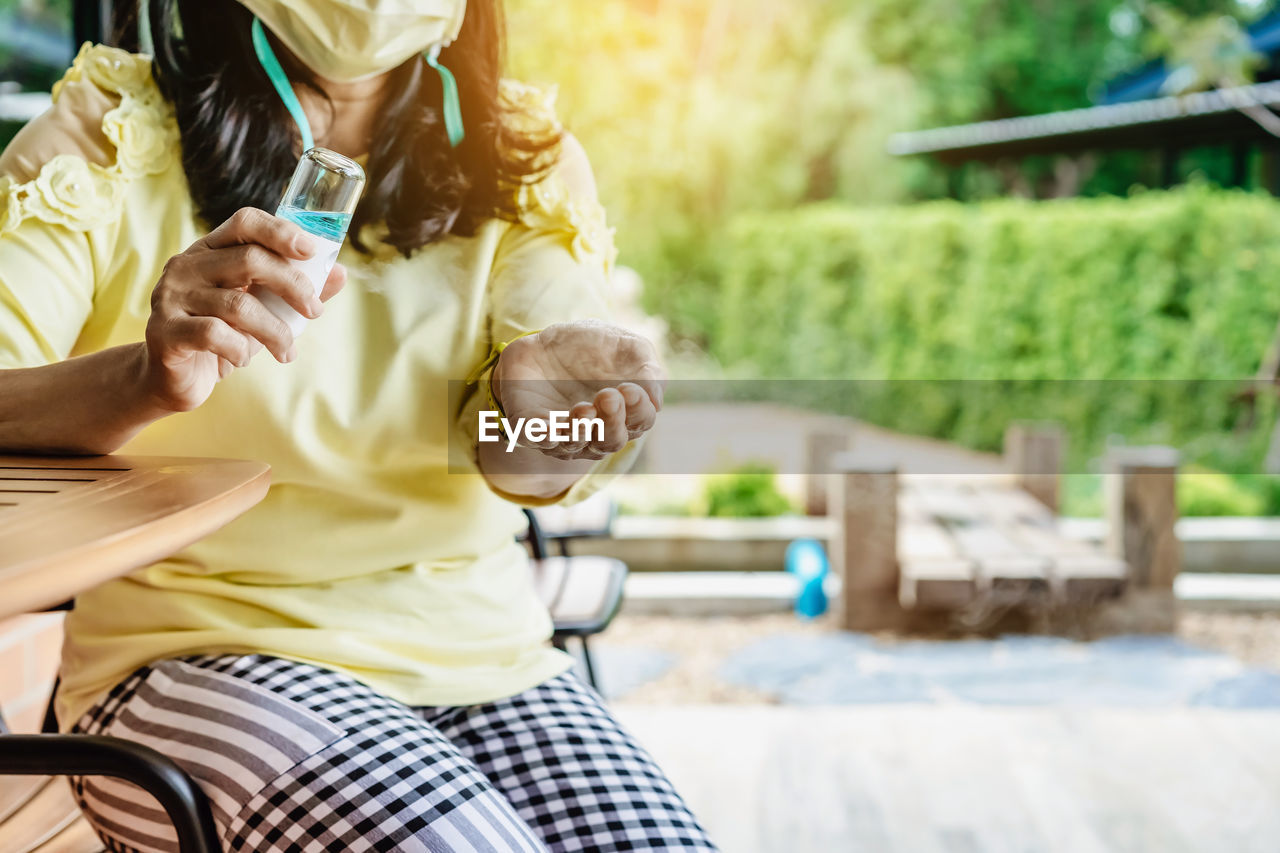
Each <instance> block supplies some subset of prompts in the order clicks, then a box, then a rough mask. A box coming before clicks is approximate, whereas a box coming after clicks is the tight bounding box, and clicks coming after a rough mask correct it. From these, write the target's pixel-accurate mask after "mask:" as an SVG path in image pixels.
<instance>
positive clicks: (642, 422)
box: [618, 382, 662, 439]
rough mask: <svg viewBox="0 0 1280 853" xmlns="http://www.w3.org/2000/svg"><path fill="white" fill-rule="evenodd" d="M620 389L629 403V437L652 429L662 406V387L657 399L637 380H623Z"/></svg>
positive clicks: (623, 397) (634, 436)
mask: <svg viewBox="0 0 1280 853" xmlns="http://www.w3.org/2000/svg"><path fill="white" fill-rule="evenodd" d="M618 391H619V392H621V394H622V399H623V401H624V402H625V403H626V404H627V417H626V424H627V437H628V438H632V439H635V438H639V437H640V436H642V435H644V434H645V433H646V432H648V431H649V430H650V429H652V428H653V424H654V422H655V421H657V419H658V410H659V409H660V408H661V407H662V400H661V389H660V388H659V391H658V393H659V397H658V399H657V400H655V399H654V398H653V397H651V396H650V392H649V391H647V390H646V389H644V388H642V387H641V386H640V385H639V384H637V383H635V382H623V383H622V384H621V385H619V386H618Z"/></svg>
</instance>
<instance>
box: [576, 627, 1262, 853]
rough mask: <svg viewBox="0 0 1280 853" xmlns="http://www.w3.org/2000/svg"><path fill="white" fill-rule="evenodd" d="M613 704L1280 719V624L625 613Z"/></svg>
mask: <svg viewBox="0 0 1280 853" xmlns="http://www.w3.org/2000/svg"><path fill="white" fill-rule="evenodd" d="M593 647H594V648H595V649H596V655H597V659H598V662H599V665H600V666H599V668H600V670H601V674H600V677H601V680H602V683H603V685H604V688H605V692H606V693H607V694H609V695H610V696H611V697H613V698H615V699H618V700H621V701H627V702H639V703H646V704H648V703H652V704H667V703H673V704H688V703H696V704H701V703H756V704H778V703H782V704H799V705H812V704H837V705H865V704H872V703H881V702H919V703H930V704H956V703H969V704H984V705H1042V706H1091V707H1119V708H1147V707H1161V708H1173V707H1218V708H1264V709H1271V708H1274V709H1277V710H1280V614H1239V613H1197V612H1191V613H1187V614H1185V615H1184V616H1183V617H1182V619H1181V621H1180V625H1179V635H1178V636H1174V637H1112V638H1107V639H1104V640H1100V641H1097V642H1093V643H1080V642H1074V641H1070V640H1064V639H1059V638H1053V637H1030V636H1021V637H1003V638H1000V639H997V640H980V639H972V640H960V641H955V640H952V641H927V640H908V641H903V640H899V639H896V638H893V637H888V636H885V637H872V636H868V635H857V634H843V633H840V632H837V631H834V630H832V629H831V628H830V627H829V625H828V623H827V622H826V621H824V620H819V621H816V622H801V621H800V620H798V619H796V618H795V617H793V616H791V615H789V614H769V615H760V616H750V617H720V618H697V619H694V618H674V617H660V616H637V615H628V614H626V613H625V612H624V614H623V615H622V616H620V617H619V618H618V619H617V620H616V621H615V622H614V624H613V625H612V626H611V627H610V629H609V631H608V632H607V633H606V634H605V635H604V636H602V637H600V638H598V639H597V641H596V643H595V644H594V646H593ZM1278 849H1280V848H1278Z"/></svg>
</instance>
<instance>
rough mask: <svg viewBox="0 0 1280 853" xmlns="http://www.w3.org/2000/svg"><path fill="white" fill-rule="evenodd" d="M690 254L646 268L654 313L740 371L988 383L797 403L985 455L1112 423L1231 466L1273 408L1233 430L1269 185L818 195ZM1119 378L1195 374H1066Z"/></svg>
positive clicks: (1262, 328)
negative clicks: (885, 201)
mask: <svg viewBox="0 0 1280 853" xmlns="http://www.w3.org/2000/svg"><path fill="white" fill-rule="evenodd" d="M689 253H690V254H689V256H688V257H681V256H680V255H679V253H676V254H674V255H672V256H671V257H669V258H666V259H663V261H662V263H660V264H656V265H655V266H657V267H659V268H661V267H663V266H666V267H668V268H669V269H670V270H671V271H672V275H671V276H670V277H669V278H666V279H664V278H662V277H659V278H656V279H655V278H650V282H651V283H653V284H654V285H655V286H654V287H652V290H651V294H650V298H651V306H650V307H651V308H654V309H656V310H658V311H660V312H662V313H664V314H666V315H667V316H669V317H672V318H673V320H674V322H673V327H674V328H675V329H677V330H678V331H680V332H682V333H684V334H685V335H687V336H689V337H691V338H693V339H694V340H695V341H696V342H697V343H698V344H699V345H700V346H702V347H703V348H704V349H705V350H706V351H707V352H708V353H709V354H710V355H711V356H713V357H714V358H715V359H716V360H717V361H718V362H719V363H720V364H721V365H722V366H723V367H725V368H726V370H727V371H728V372H729V373H730V374H731V375H738V376H749V377H759V378H783V377H785V378H806V379H835V378H846V379H847V378H859V379H954V380H984V381H981V382H955V383H942V384H939V383H892V384H886V385H884V387H882V388H878V389H877V387H876V383H866V385H865V386H864V385H859V386H858V388H859V391H858V393H856V394H851V392H850V390H849V387H848V386H847V385H844V384H837V383H797V386H798V387H804V388H809V389H812V388H814V387H826V390H825V391H823V392H820V393H822V394H826V395H829V396H830V397H831V399H826V400H818V401H813V400H810V401H805V402H808V403H809V404H817V405H819V406H821V407H822V408H826V409H831V410H835V411H845V412H847V413H849V414H854V415H858V416H861V417H864V418H866V419H868V420H871V421H873V422H876V423H881V424H884V425H886V426H891V427H895V428H898V429H903V430H906V431H909V432H914V433H920V434H926V435H935V436H940V437H945V438H949V439H952V440H956V441H960V442H962V443H965V444H968V445H970V446H974V447H979V448H987V449H996V448H998V447H999V444H1000V440H1001V435H1002V433H1003V430H1004V427H1005V425H1006V424H1007V423H1008V422H1009V421H1011V420H1014V419H1018V418H1026V417H1036V418H1053V419H1057V420H1061V421H1063V422H1064V423H1066V424H1067V425H1068V427H1069V430H1070V433H1071V440H1072V443H1073V444H1072V449H1073V451H1074V454H1073V455H1074V456H1075V457H1076V459H1077V460H1078V459H1081V458H1087V457H1089V456H1091V455H1096V454H1098V453H1100V452H1101V451H1102V448H1103V443H1104V441H1105V439H1106V437H1107V436H1112V435H1119V436H1122V437H1123V438H1124V439H1125V440H1126V441H1129V442H1130V443H1135V442H1152V441H1159V442H1168V443H1173V444H1175V445H1178V446H1180V447H1182V448H1183V449H1184V450H1186V451H1187V452H1188V455H1189V456H1190V457H1191V458H1196V459H1200V460H1202V461H1205V462H1207V463H1209V464H1214V465H1216V466H1220V467H1223V468H1225V469H1235V470H1237V471H1239V470H1257V468H1256V464H1257V462H1258V461H1259V460H1260V459H1261V455H1262V452H1263V449H1264V448H1265V445H1266V432H1267V430H1268V429H1269V427H1270V422H1271V418H1270V409H1272V408H1274V407H1273V406H1269V405H1268V406H1265V407H1264V408H1266V409H1267V412H1265V413H1264V414H1265V415H1266V417H1264V418H1263V419H1262V420H1261V421H1259V422H1258V423H1257V424H1255V425H1254V427H1253V428H1252V429H1251V430H1249V431H1247V433H1246V434H1243V435H1242V434H1241V433H1239V432H1238V431H1237V432H1232V430H1233V427H1234V426H1235V424H1236V415H1237V411H1236V410H1235V409H1234V408H1233V406H1232V403H1231V399H1230V398H1231V394H1232V392H1233V391H1234V390H1236V389H1237V388H1238V385H1237V380H1242V379H1245V378H1248V377H1251V376H1252V375H1253V374H1254V373H1255V371H1256V370H1257V368H1258V364H1259V362H1260V360H1261V358H1262V355H1263V353H1264V351H1265V349H1266V347H1267V344H1268V342H1269V341H1270V339H1271V336H1272V334H1273V331H1274V329H1275V327H1276V322H1277V317H1280V201H1277V200H1276V199H1274V198H1271V197H1269V196H1263V195H1259V194H1251V193H1244V192H1238V191H1224V190H1216V189H1211V188H1208V187H1203V186H1191V187H1186V188H1182V189H1178V190H1174V191H1169V192H1148V193H1142V194H1139V195H1135V196H1133V197H1130V198H1102V199H1073V200H1063V201H1052V202H1026V201H1017V200H1000V201H993V202H985V203H981V204H968V205H962V204H958V203H950V202H937V203H927V204H921V205H914V206H904V207H896V208H885V209H856V208H851V207H847V206H837V205H826V204H824V205H814V206H809V207H803V208H799V209H794V210H790V211H783V212H774V213H765V214H750V215H746V216H744V217H742V218H740V219H738V220H737V221H736V222H735V223H734V224H733V225H732V227H731V228H730V229H728V232H727V234H726V235H725V236H724V237H722V238H721V239H720V240H719V242H716V243H714V244H712V245H706V246H702V247H698V248H697V249H696V250H695V249H694V248H693V247H690V248H689ZM677 271H679V272H677ZM1117 379H1125V380H1197V382H1194V383H1187V382H1169V381H1148V382H1126V383H1116V382H1076V383H1064V382H1061V381H1057V380H1117ZM1010 380H1015V381H1010ZM1215 380H1216V381H1215ZM1222 380H1230V381H1222ZM827 386H829V387H827ZM850 396H854V397H856V398H857V399H856V400H853V401H850V400H848V399H847V398H848V397H850ZM1082 454H1083V455H1082Z"/></svg>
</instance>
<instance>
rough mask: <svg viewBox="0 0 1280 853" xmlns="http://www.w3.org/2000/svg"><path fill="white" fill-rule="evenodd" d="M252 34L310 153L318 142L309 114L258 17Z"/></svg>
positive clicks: (268, 75) (263, 66)
mask: <svg viewBox="0 0 1280 853" xmlns="http://www.w3.org/2000/svg"><path fill="white" fill-rule="evenodd" d="M250 34H251V35H252V37H253V52H254V53H256V54H257V55H258V62H259V63H261V65H262V70H263V71H265V72H267V77H268V78H269V79H270V80H271V85H272V86H275V87H276V92H278V93H279V94H280V100H282V101H284V108H285V109H286V110H288V111H289V115H291V116H293V120H294V122H295V123H296V124H297V125H298V133H300V134H301V135H302V150H303V151H310V150H311V149H312V148H315V147H316V141H315V140H314V139H312V138H311V122H309V121H307V114H306V113H304V112H303V111H302V104H300V103H298V96H297V95H295V94H294V93H293V84H291V83H290V82H289V77H288V75H286V74H285V73H284V69H283V68H281V67H280V60H278V59H276V54H275V51H273V50H272V49H271V42H269V41H267V34H266V32H265V31H264V30H263V29H262V21H259V20H258V18H257V17H256V16H255V17H254V19H253V26H252V27H251V28H250Z"/></svg>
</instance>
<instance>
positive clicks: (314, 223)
mask: <svg viewBox="0 0 1280 853" xmlns="http://www.w3.org/2000/svg"><path fill="white" fill-rule="evenodd" d="M363 189H364V170H363V169H361V168H360V164H359V163H357V162H356V161H354V160H352V159H351V158H349V157H344V156H342V155H341V154H338V153H337V152H335V151H330V150H329V149H327V148H319V147H317V148H311V149H308V150H307V152H306V153H304V154H303V155H302V159H301V160H299V161H298V168H296V169H294V171H293V178H291V179H290V180H289V188H288V189H287V190H285V192H284V198H282V199H281V200H280V206H279V207H277V208H276V216H280V217H283V218H284V219H287V220H289V221H290V222H293V223H295V224H297V225H299V226H301V227H302V230H303V231H306V232H307V234H309V235H310V236H311V237H312V238H313V239H314V240H315V241H316V243H317V244H318V249H317V251H316V253H315V254H313V255H312V256H311V257H310V258H308V259H306V260H305V261H300V260H296V259H290V261H289V263H291V264H293V265H294V266H295V267H297V268H298V269H300V270H302V272H303V273H304V274H305V275H306V276H307V278H308V279H310V281H311V286H312V287H313V288H315V293H316V296H319V295H320V292H321V291H322V290H323V289H324V283H325V280H326V279H328V278H329V271H330V270H332V269H333V265H334V264H335V263H337V260H338V251H339V250H340V249H341V248H342V241H343V240H344V239H345V238H346V236H347V226H348V225H350V224H351V215H352V214H353V213H355V210H356V203H357V202H359V201H360V192H361V190H363ZM250 290H251V291H252V292H253V294H254V295H255V296H257V297H258V298H259V299H261V300H262V303H263V304H264V305H266V306H267V308H268V309H270V311H271V313H272V314H275V315H276V316H277V317H279V318H280V319H281V320H283V321H284V322H285V323H286V324H287V325H288V326H289V330H290V331H291V332H293V335H294V337H297V336H298V335H300V334H301V333H302V330H303V328H304V327H305V326H306V325H307V318H306V317H303V316H302V315H301V314H299V313H298V312H297V311H295V310H293V308H291V307H290V306H289V304H288V303H286V302H285V301H284V300H283V299H281V298H280V297H279V296H278V295H276V293H275V292H273V291H271V290H268V289H266V288H265V287H261V286H258V285H254V286H253V287H252V288H250Z"/></svg>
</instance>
